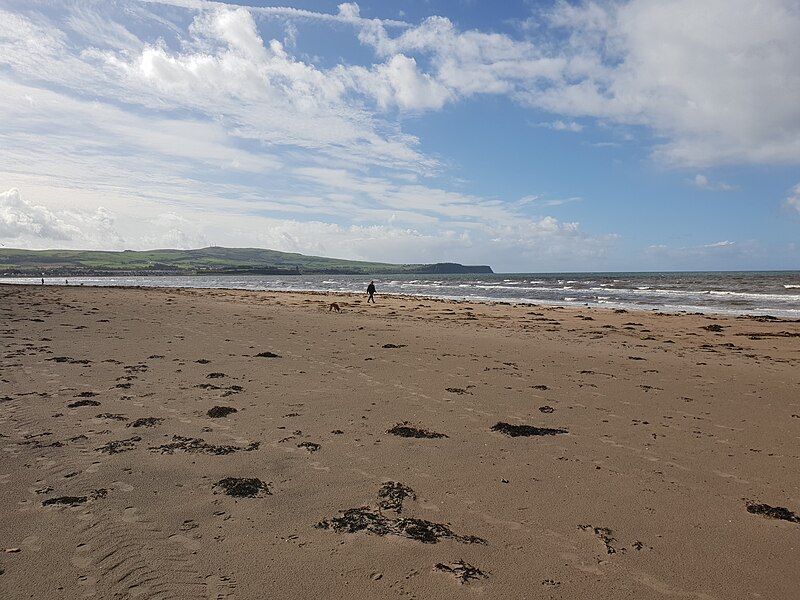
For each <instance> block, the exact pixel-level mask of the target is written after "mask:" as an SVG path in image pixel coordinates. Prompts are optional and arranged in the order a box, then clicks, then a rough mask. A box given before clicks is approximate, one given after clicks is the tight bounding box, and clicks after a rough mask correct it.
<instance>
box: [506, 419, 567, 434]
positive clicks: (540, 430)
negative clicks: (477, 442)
mask: <svg viewBox="0 0 800 600" xmlns="http://www.w3.org/2000/svg"><path fill="white" fill-rule="evenodd" d="M492 431H499V432H500V433H504V434H506V435H508V436H511V437H522V436H535V435H558V434H561V433H569V432H568V431H567V430H566V429H554V428H551V427H534V426H533V425H511V424H510V423H502V422H501V423H497V424H496V425H492Z"/></svg>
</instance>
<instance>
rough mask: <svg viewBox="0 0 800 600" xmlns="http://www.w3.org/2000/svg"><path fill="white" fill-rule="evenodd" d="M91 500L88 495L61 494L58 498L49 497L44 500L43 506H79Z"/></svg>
mask: <svg viewBox="0 0 800 600" xmlns="http://www.w3.org/2000/svg"><path fill="white" fill-rule="evenodd" d="M88 501H89V497H88V496H59V497H58V498H48V499H47V500H45V501H44V502H42V506H53V505H56V504H57V505H61V506H77V505H79V504H83V503H85V502H88Z"/></svg>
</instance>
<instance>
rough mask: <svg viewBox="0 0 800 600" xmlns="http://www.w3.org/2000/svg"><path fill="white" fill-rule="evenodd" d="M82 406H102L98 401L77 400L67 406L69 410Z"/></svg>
mask: <svg viewBox="0 0 800 600" xmlns="http://www.w3.org/2000/svg"><path fill="white" fill-rule="evenodd" d="M80 406H100V403H99V402H98V401H97V400H76V401H75V402H71V403H69V404H67V408H78V407H80Z"/></svg>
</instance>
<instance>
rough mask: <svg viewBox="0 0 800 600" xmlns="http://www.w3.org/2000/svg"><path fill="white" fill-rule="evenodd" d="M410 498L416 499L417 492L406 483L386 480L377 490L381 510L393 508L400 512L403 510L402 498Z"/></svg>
mask: <svg viewBox="0 0 800 600" xmlns="http://www.w3.org/2000/svg"><path fill="white" fill-rule="evenodd" d="M406 498H411V499H412V500H416V499H417V494H416V493H415V492H414V490H412V489H411V488H410V487H408V486H407V485H403V484H402V483H398V482H395V481H387V482H386V483H384V484H383V485H382V486H381V489H379V490H378V499H379V500H380V502H379V503H378V506H379V507H380V508H381V510H393V511H395V512H396V513H398V514H400V511H401V510H403V500H405V499H406Z"/></svg>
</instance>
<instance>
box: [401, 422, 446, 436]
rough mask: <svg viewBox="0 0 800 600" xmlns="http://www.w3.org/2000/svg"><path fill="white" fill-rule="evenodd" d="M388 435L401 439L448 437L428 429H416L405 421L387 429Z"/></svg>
mask: <svg viewBox="0 0 800 600" xmlns="http://www.w3.org/2000/svg"><path fill="white" fill-rule="evenodd" d="M386 433H391V434H392V435H397V436H400V437H408V438H423V439H435V438H446V437H447V435H445V434H444V433H437V432H435V431H428V430H427V429H418V428H416V427H411V426H410V425H409V424H408V421H403V422H402V423H398V424H397V425H395V426H394V427H392V428H391V429H387V430H386Z"/></svg>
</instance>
